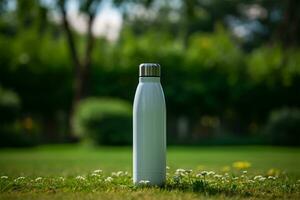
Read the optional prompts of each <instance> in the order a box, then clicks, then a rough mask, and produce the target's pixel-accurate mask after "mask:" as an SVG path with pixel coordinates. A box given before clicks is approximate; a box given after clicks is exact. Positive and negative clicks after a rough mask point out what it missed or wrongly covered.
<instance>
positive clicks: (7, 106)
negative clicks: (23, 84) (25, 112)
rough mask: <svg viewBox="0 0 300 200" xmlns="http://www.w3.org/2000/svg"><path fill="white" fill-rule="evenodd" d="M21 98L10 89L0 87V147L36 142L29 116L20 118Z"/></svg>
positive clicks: (33, 126) (28, 144)
mask: <svg viewBox="0 0 300 200" xmlns="http://www.w3.org/2000/svg"><path fill="white" fill-rule="evenodd" d="M20 111H21V100H20V98H19V96H18V95H17V94H16V93H15V92H13V91H10V90H7V89H4V88H2V87H0V138H1V140H0V147H7V146H30V145H33V144H35V143H36V142H37V139H38V136H37V134H36V131H37V130H36V127H35V124H33V122H32V119H31V118H25V119H24V120H21V119H20Z"/></svg>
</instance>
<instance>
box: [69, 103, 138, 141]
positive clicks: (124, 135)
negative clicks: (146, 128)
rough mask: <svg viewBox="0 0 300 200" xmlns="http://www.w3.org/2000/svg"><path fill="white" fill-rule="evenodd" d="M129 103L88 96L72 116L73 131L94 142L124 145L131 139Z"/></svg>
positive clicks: (130, 108) (130, 109)
mask: <svg viewBox="0 0 300 200" xmlns="http://www.w3.org/2000/svg"><path fill="white" fill-rule="evenodd" d="M131 116H132V107H131V105H130V104H129V103H128V102H126V101H123V100H117V99H109V98H106V99H99V98H88V99H85V100H83V101H81V102H80V104H79V105H78V107H77V109H76V112H75V117H74V129H75V133H76V134H77V135H78V136H80V137H83V138H88V139H91V140H93V142H95V143H96V144H105V145H124V144H130V143H131V141H132V128H131Z"/></svg>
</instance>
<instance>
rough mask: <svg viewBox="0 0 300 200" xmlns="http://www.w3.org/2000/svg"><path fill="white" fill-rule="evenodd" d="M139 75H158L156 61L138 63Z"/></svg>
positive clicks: (158, 66) (158, 67) (158, 70)
mask: <svg viewBox="0 0 300 200" xmlns="http://www.w3.org/2000/svg"><path fill="white" fill-rule="evenodd" d="M139 68H140V72H139V76H140V77H160V65H159V64H157V63H142V64H140V67H139Z"/></svg>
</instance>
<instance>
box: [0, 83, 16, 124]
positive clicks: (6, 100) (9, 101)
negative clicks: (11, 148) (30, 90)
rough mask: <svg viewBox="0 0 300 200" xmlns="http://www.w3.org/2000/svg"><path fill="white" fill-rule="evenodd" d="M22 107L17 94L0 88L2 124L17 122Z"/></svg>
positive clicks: (0, 120)
mask: <svg viewBox="0 0 300 200" xmlns="http://www.w3.org/2000/svg"><path fill="white" fill-rule="evenodd" d="M20 107H21V102H20V98H19V96H18V95H17V94H16V93H15V92H13V91H10V90H7V89H4V88H2V87H1V86H0V113H1V114H0V124H3V123H7V122H13V121H15V120H16V118H17V116H18V112H19V111H20Z"/></svg>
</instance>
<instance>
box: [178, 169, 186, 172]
mask: <svg viewBox="0 0 300 200" xmlns="http://www.w3.org/2000/svg"><path fill="white" fill-rule="evenodd" d="M176 172H177V173H181V172H185V169H176Z"/></svg>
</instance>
